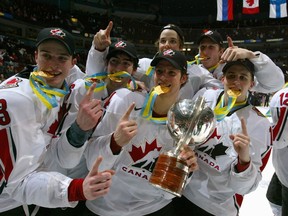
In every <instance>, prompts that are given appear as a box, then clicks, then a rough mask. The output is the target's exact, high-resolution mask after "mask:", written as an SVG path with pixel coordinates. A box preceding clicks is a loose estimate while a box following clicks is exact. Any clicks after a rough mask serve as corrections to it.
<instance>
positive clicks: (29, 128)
mask: <svg viewBox="0 0 288 216" xmlns="http://www.w3.org/2000/svg"><path fill="white" fill-rule="evenodd" d="M56 98H57V101H58V103H61V100H62V98H59V97H56ZM0 107H1V118H0V134H1V135H0V136H1V140H0V142H1V146H2V150H1V151H0V158H1V161H2V162H1V170H3V171H4V172H1V174H0V178H1V180H0V182H1V187H0V188H1V191H0V194H1V195H0V203H1V205H0V206H1V208H0V212H2V211H7V210H9V209H12V208H15V207H17V206H19V205H20V203H25V204H32V203H33V204H36V205H41V206H47V207H60V206H62V207H65V206H66V207H74V206H75V205H76V204H77V202H68V193H67V192H68V191H67V190H68V186H69V184H70V182H71V180H72V179H70V178H67V177H66V176H64V175H62V174H60V173H55V172H53V173H48V172H45V171H44V172H42V171H41V170H42V167H41V164H42V162H43V159H44V157H45V155H46V152H47V151H46V148H47V146H48V145H49V143H50V141H51V138H52V136H53V134H54V132H55V130H56V128H57V127H58V111H59V106H58V107H55V108H52V109H51V110H49V109H47V108H46V106H45V105H44V104H43V103H42V102H41V101H40V100H39V99H38V98H37V97H36V95H35V94H34V93H33V91H32V89H31V87H30V84H29V80H28V79H25V78H21V77H17V76H13V77H10V78H9V79H7V80H6V81H4V82H3V83H1V85H0ZM69 148H70V146H69V145H67V144H66V145H62V146H59V148H57V151H58V154H57V156H59V157H63V159H62V160H61V161H62V162H63V164H62V165H63V166H66V164H67V162H68V161H70V160H71V157H73V156H74V155H71V157H70V155H69V154H68V155H66V154H67V149H69ZM63 154H64V155H65V157H64V156H63ZM54 156H55V155H54ZM55 157H56V156H55ZM7 194H9V195H10V196H11V198H9V199H10V204H7V203H8V198H7V197H8V196H7ZM12 198H13V199H15V200H12ZM3 200H4V201H3ZM2 201H3V202H4V203H5V206H4V205H2Z"/></svg>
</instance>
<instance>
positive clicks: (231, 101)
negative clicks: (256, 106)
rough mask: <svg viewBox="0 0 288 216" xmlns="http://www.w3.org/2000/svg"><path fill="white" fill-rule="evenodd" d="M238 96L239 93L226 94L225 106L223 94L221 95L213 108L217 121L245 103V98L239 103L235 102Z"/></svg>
mask: <svg viewBox="0 0 288 216" xmlns="http://www.w3.org/2000/svg"><path fill="white" fill-rule="evenodd" d="M228 91H229V90H228ZM240 94H241V93H240ZM238 96H239V95H237V94H235V93H232V94H231V93H230V94H228V103H227V106H225V100H224V94H223V95H222V96H221V99H220V101H219V102H218V104H217V105H216V107H215V108H214V113H215V117H216V119H217V121H222V120H223V119H224V118H225V117H226V116H227V115H228V114H229V113H230V112H232V111H234V110H237V109H239V108H241V107H243V106H245V105H246V103H247V100H245V101H243V102H240V103H236V100H237V97H238Z"/></svg>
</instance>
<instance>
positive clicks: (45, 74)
mask: <svg viewBox="0 0 288 216" xmlns="http://www.w3.org/2000/svg"><path fill="white" fill-rule="evenodd" d="M33 74H34V75H35V76H41V77H44V78H52V77H54V75H52V74H49V73H46V72H44V71H34V72H33Z"/></svg>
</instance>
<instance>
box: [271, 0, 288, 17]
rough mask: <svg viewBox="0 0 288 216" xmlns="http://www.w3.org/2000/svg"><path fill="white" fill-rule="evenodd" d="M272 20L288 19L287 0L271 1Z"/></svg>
mask: <svg viewBox="0 0 288 216" xmlns="http://www.w3.org/2000/svg"><path fill="white" fill-rule="evenodd" d="M269 17H270V18H282V17H287V2H286V0H270V11H269Z"/></svg>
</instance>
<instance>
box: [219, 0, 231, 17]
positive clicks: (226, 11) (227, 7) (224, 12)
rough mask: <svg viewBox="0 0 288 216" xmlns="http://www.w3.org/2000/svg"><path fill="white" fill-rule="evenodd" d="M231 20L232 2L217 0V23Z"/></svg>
mask: <svg viewBox="0 0 288 216" xmlns="http://www.w3.org/2000/svg"><path fill="white" fill-rule="evenodd" d="M228 20H233V0H217V21H228Z"/></svg>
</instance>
